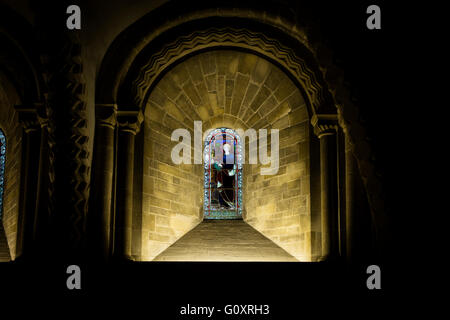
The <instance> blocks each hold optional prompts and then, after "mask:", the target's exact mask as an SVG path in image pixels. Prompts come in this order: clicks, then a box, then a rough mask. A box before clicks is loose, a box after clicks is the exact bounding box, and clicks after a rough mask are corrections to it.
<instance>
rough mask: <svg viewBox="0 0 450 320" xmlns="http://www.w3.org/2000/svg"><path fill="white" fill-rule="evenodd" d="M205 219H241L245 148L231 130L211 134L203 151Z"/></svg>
mask: <svg viewBox="0 0 450 320" xmlns="http://www.w3.org/2000/svg"><path fill="white" fill-rule="evenodd" d="M204 160H205V162H204V169H205V174H204V179H205V185H204V189H205V190H204V216H205V219H241V218H242V174H243V172H242V171H243V170H242V146H241V138H240V137H239V135H238V134H237V133H236V132H235V131H234V130H232V129H228V128H219V129H215V130H212V131H211V132H210V133H209V134H208V136H207V138H206V139H205V148H204Z"/></svg>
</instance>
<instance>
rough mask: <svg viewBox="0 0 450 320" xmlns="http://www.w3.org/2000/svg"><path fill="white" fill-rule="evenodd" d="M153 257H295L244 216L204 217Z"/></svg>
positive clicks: (161, 259) (272, 258)
mask: <svg viewBox="0 0 450 320" xmlns="http://www.w3.org/2000/svg"><path fill="white" fill-rule="evenodd" d="M154 261H297V260H296V259H295V258H294V257H293V256H291V255H290V254H289V253H287V252H286V251H284V250H283V249H282V248H280V247H279V246H278V245H276V244H275V243H274V242H272V241H271V240H269V239H267V238H266V237H264V236H263V235H262V234H261V233H259V232H258V231H256V230H255V229H254V228H252V227H251V226H250V225H248V224H247V223H245V222H244V221H243V220H205V221H203V222H202V223H200V224H199V225H198V226H197V227H195V228H194V229H192V230H191V231H190V232H188V233H187V234H185V235H184V236H183V237H182V238H180V239H179V240H178V241H177V242H175V243H174V244H172V245H171V246H170V247H169V248H167V249H166V250H165V251H164V252H162V253H161V254H160V255H158V256H157V257H156V258H155V259H154Z"/></svg>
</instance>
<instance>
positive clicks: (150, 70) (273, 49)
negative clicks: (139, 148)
mask: <svg viewBox="0 0 450 320" xmlns="http://www.w3.org/2000/svg"><path fill="white" fill-rule="evenodd" d="M217 47H233V48H240V49H245V50H249V51H252V52H256V53H257V54H260V55H262V56H265V57H266V58H268V59H269V60H272V61H276V62H277V63H278V64H280V65H281V66H283V67H284V69H285V70H287V71H288V72H289V73H290V75H291V76H292V77H293V78H294V79H296V80H297V81H298V82H299V83H300V86H301V87H302V89H304V91H305V93H306V95H307V98H308V100H309V102H310V104H311V110H310V111H311V112H312V113H313V114H315V113H317V112H322V109H324V106H325V105H326V104H327V102H329V100H327V99H329V97H328V96H327V91H326V87H325V84H324V83H321V81H320V76H319V75H318V74H317V73H316V72H315V71H314V70H313V69H312V68H311V67H310V66H308V63H307V62H306V61H305V59H304V58H302V57H300V56H298V55H297V54H296V53H295V51H294V50H293V49H291V48H289V47H287V46H285V45H283V44H282V43H281V42H280V41H277V40H276V39H272V38H269V37H267V36H266V35H264V33H262V32H258V33H256V32H249V31H248V30H246V29H237V28H209V29H207V30H202V31H195V32H193V33H191V34H189V35H186V36H181V37H179V38H178V39H176V40H175V41H174V42H172V43H170V44H167V45H166V46H165V47H164V48H163V49H162V50H160V51H159V52H157V53H155V54H153V55H152V56H151V57H150V59H149V60H148V62H147V63H146V64H145V65H143V66H142V67H141V68H140V71H139V73H138V77H137V78H136V79H135V80H134V81H133V84H132V90H133V97H134V103H135V104H136V105H138V106H144V105H145V100H146V96H147V94H148V92H149V89H150V88H151V87H152V85H153V83H154V82H155V81H157V79H158V77H159V75H161V74H162V73H163V72H164V70H166V69H167V68H169V67H170V66H171V65H173V64H176V62H177V61H179V60H181V59H183V58H184V57H186V56H187V55H190V54H192V53H195V52H199V51H202V50H205V49H213V48H217Z"/></svg>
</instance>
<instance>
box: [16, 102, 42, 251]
mask: <svg viewBox="0 0 450 320" xmlns="http://www.w3.org/2000/svg"><path fill="white" fill-rule="evenodd" d="M15 108H16V111H17V112H18V114H19V121H20V123H21V124H22V126H23V128H24V131H23V136H22V169H21V177H20V184H21V186H20V192H21V194H20V202H19V219H18V226H17V252H18V254H19V255H20V256H21V259H25V258H28V257H29V256H30V255H31V253H32V251H33V248H32V244H33V241H32V240H33V233H34V232H33V225H34V220H35V213H36V211H35V209H36V185H37V180H38V179H37V177H38V170H39V148H40V142H39V140H40V135H39V128H40V125H39V121H38V117H37V114H36V108H35V107H34V106H16V107H15Z"/></svg>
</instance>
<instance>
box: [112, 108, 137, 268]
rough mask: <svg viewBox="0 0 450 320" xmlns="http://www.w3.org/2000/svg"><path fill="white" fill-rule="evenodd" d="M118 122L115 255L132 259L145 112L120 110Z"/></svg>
mask: <svg viewBox="0 0 450 320" xmlns="http://www.w3.org/2000/svg"><path fill="white" fill-rule="evenodd" d="M117 121H118V126H119V134H118V151H117V152H118V154H117V213H116V220H115V239H114V256H115V257H116V258H119V259H128V260H131V239H132V216H133V173H134V172H133V171H134V141H135V136H136V133H138V132H139V129H140V126H141V123H142V121H143V115H142V113H141V112H140V111H118V116H117Z"/></svg>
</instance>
